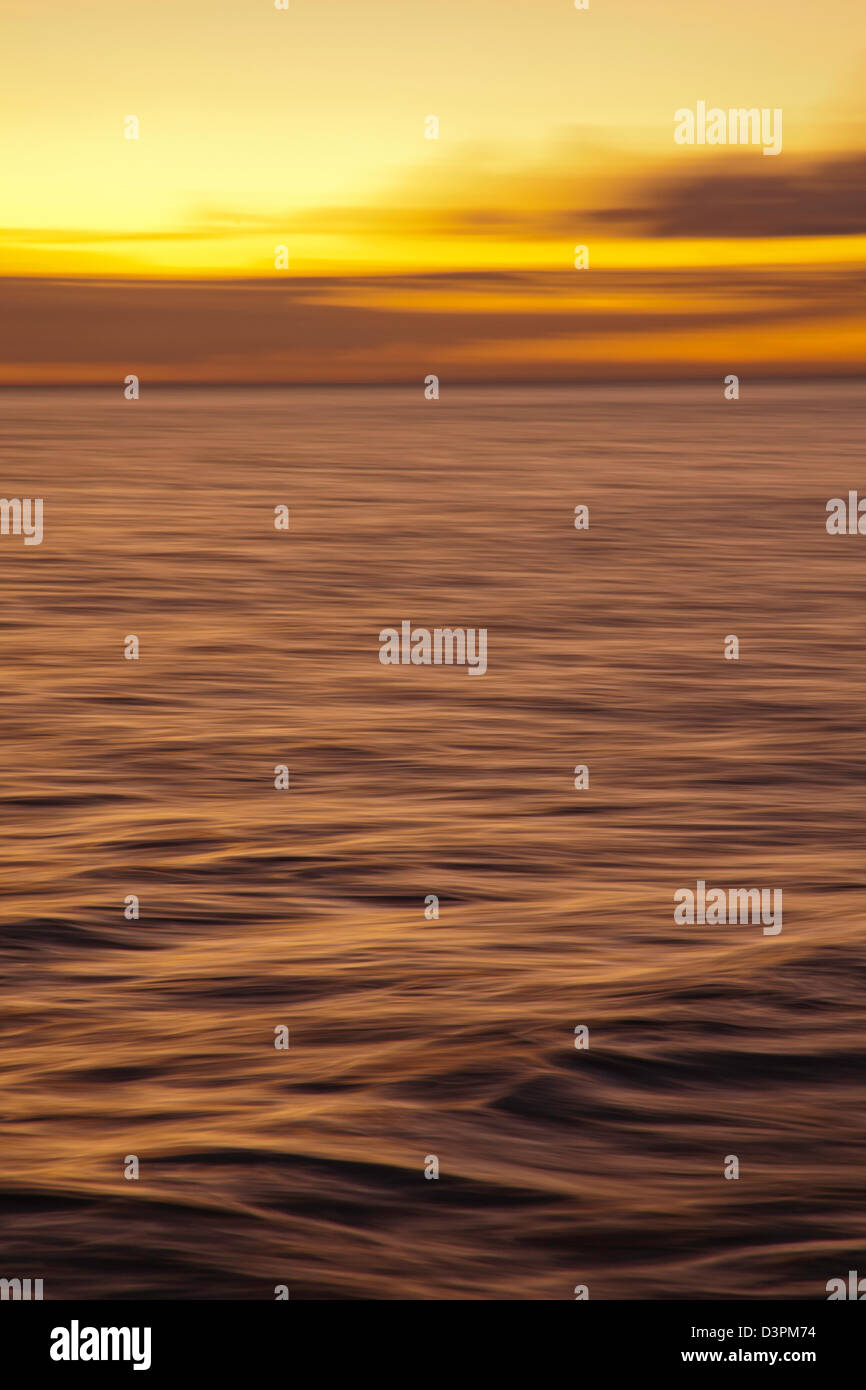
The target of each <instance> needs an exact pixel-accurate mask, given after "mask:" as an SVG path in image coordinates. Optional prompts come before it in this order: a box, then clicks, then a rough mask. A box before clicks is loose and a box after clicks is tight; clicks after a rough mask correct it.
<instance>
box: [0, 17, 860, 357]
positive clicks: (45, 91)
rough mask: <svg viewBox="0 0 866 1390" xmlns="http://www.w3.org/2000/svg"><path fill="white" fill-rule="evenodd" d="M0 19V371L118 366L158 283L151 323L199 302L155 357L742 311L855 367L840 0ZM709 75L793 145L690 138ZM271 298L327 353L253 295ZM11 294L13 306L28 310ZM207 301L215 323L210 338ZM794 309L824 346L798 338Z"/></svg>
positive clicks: (849, 98)
mask: <svg viewBox="0 0 866 1390" xmlns="http://www.w3.org/2000/svg"><path fill="white" fill-rule="evenodd" d="M0 13H2V42H3V52H4V82H3V87H2V92H0V141H2V147H3V150H4V161H3V162H4V169H3V197H2V200H0V276H2V280H0V305H5V307H6V309H7V312H6V313H5V314H4V321H5V322H6V324H7V327H6V328H5V329H3V330H2V336H0V382H7V383H13V384H14V383H18V382H26V381H30V380H35V381H47V380H70V381H78V380H81V381H87V380H96V379H100V380H101V379H103V378H106V379H110V378H111V376H112V374H113V373H114V372H115V367H116V363H117V359H118V354H119V355H120V356H121V357H125V356H126V355H128V354H129V353H130V352H132V353H133V354H134V353H135V351H136V343H135V341H134V338H135V332H136V331H138V332H140V333H143V332H144V323H141V324H139V326H138V329H137V330H136V324H135V322H133V323H132V324H131V326H130V332H129V333H127V334H126V335H124V333H123V331H122V323H121V322H120V320H121V319H122V317H123V315H124V314H128V313H129V306H130V302H135V303H136V304H138V305H140V306H143V307H142V310H141V311H142V313H143V314H144V318H145V319H148V311H147V305H146V303H145V301H144V300H143V299H141V297H140V296H139V297H138V298H136V286H138V288H139V289H140V288H141V287H142V284H143V283H145V282H146V283H148V284H150V286H151V288H152V289H153V290H154V291H156V288H157V282H158V285H159V299H160V304H161V306H162V310H163V314H164V316H165V317H167V319H168V320H169V322H170V321H171V320H172V319H173V318H174V317H175V316H176V315H179V314H180V313H181V312H183V313H184V314H185V315H189V314H193V315H194V316H197V323H194V324H192V325H187V328H188V329H189V336H188V340H187V353H188V356H187V357H186V358H185V359H184V360H178V355H177V352H176V351H175V349H174V347H173V346H172V343H171V341H170V337H171V335H170V333H167V334H166V342H165V344H164V345H162V346H161V345H160V342H159V334H158V332H157V333H156V335H155V336H154V335H153V334H151V333H150V332H149V331H148V333H147V334H146V335H145V336H146V337H147V362H146V368H147V370H149V371H151V373H155V374H156V376H157V377H158V379H165V380H202V381H209V380H220V379H224V378H225V379H233V378H237V379H240V380H257V379H260V378H261V377H262V374H264V376H265V378H266V379H268V380H300V379H301V375H302V374H303V372H304V371H306V372H307V379H311V380H318V379H320V378H322V374H323V373H324V378H323V379H340V376H341V374H342V375H345V377H346V379H350V380H358V379H362V378H363V377H364V376H365V375H367V376H369V377H370V379H383V378H384V379H390V377H391V376H392V375H393V373H394V372H396V375H397V377H400V376H401V374H403V373H406V372H409V371H410V370H411V371H413V372H414V371H415V369H416V367H415V363H416V360H417V361H418V362H419V363H421V364H422V365H423V362H424V361H426V360H427V356H426V355H425V350H426V349H427V348H428V347H429V348H430V349H431V350H435V352H438V353H439V360H440V362H442V363H443V364H444V367H445V370H448V369H452V370H455V371H457V372H458V373H459V374H460V375H461V376H463V377H467V376H472V377H475V378H483V379H487V378H491V377H492V378H497V377H499V376H501V375H502V374H503V373H504V374H505V375H508V376H509V378H511V379H519V378H520V376H521V375H522V374H524V373H525V374H526V375H527V376H528V377H535V376H538V375H542V376H543V375H545V374H549V373H551V372H552V373H553V374H554V375H556V376H563V375H564V376H565V377H566V378H567V379H570V378H571V376H572V374H576V376H577V377H578V378H579V377H580V375H581V374H582V373H584V374H585V373H586V372H587V371H590V370H591V371H592V372H593V373H594V374H599V375H605V374H611V375H614V376H616V375H621V374H626V375H629V374H633V373H639V374H647V375H656V374H658V373H659V372H661V373H663V374H664V373H667V372H673V373H676V372H680V371H682V370H683V368H684V366H685V365H686V363H687V361H694V362H697V363H698V364H699V366H701V369H703V366H704V365H706V368H707V369H708V370H709V369H712V368H713V367H714V365H715V364H716V363H718V364H720V365H723V364H724V362H726V361H728V360H729V358H730V354H731V350H732V344H733V345H734V346H736V342H737V340H738V335H739V337H740V339H742V334H741V332H740V328H739V325H740V323H742V322H744V321H745V322H748V323H749V324H750V325H751V328H752V330H753V333H752V336H751V338H750V340H749V342H748V343H747V344H746V348H745V349H744V350H745V352H746V356H747V357H748V358H749V360H750V361H752V360H756V361H757V362H758V363H759V364H763V366H764V367H765V369H766V370H768V371H769V370H773V371H778V370H784V369H785V366H786V363H787V364H789V365H790V367H791V370H796V371H801V370H809V369H812V368H814V370H816V371H822V372H823V371H852V370H859V365H858V364H859V363H861V362H862V359H863V348H864V345H866V333H864V324H863V316H862V315H858V313H857V312H856V306H855V305H852V304H851V303H850V301H849V297H848V290H849V289H851V287H852V286H856V285H857V277H858V274H859V272H860V271H861V270H862V267H863V265H864V262H866V197H864V193H863V188H864V178H863V175H864V172H866V99H864V96H863V93H864V91H866V80H864V79H866V9H864V7H863V6H862V4H860V3H859V0H825V2H824V3H823V4H822V5H821V6H816V5H814V4H813V3H810V4H807V3H805V0H761V4H760V5H755V4H754V0H728V3H725V4H721V3H714V4H711V3H705V0H661V3H659V4H651V3H649V0H589V9H588V10H585V11H578V10H576V9H575V8H574V4H573V0H430V3H420V0H369V2H368V0H289V8H288V10H277V9H276V8H275V6H274V4H273V0H147V3H146V4H140V5H133V4H124V3H121V0H75V3H74V4H72V3H62V2H61V0H40V2H39V3H34V2H33V0H2V6H0ZM699 100H704V101H706V102H707V104H708V105H710V106H712V105H718V106H720V107H722V108H725V109H727V108H729V107H741V106H742V107H758V108H769V109H770V110H773V109H775V108H780V109H781V110H782V113H783V149H782V152H781V154H779V155H778V156H777V157H765V156H763V155H762V153H761V150H760V148H754V147H751V148H739V149H736V148H720V147H709V146H703V147H698V146H693V147H683V146H678V145H676V144H675V142H674V140H673V129H674V113H675V111H677V110H678V109H679V108H684V107H690V108H694V107H695V105H696V103H697V102H698V101H699ZM434 115H435V116H436V118H437V119H438V122H439V138H438V139H436V140H430V139H426V138H425V128H426V123H427V118H428V117H429V116H434ZM129 116H135V117H136V118H137V120H138V123H139V138H138V139H136V140H133V139H127V138H125V135H124V131H125V124H126V121H127V118H128V117H129ZM576 245H586V246H587V248H588V260H589V269H587V270H575V268H574V248H575V246H576ZM281 246H285V247H286V248H287V251H288V266H281V267H280V269H279V270H278V269H277V266H276V264H275V256H276V254H277V252H276V248H277V247H281ZM419 277H420V278H419ZM251 280H261V281H262V282H267V284H264V283H263V285H262V286H260V287H259V289H260V290H264V291H266V293H267V294H268V295H269V298H268V299H267V303H268V308H267V310H266V311H265V310H264V309H263V304H264V303H265V299H264V298H263V295H262V293H259V292H257V291H256V288H255V286H252V285H250V284H249V283H247V284H246V285H245V286H244V287H243V288H240V287H239V286H238V284H237V283H236V282H240V281H244V282H249V281H251ZM82 282H86V283H82ZM192 282H195V289H194V291H193V289H191V283H192ZM45 291H51V292H50V293H46V292H45ZM855 292H856V291H855ZM88 295H89V296H90V298H89V301H88ZM130 296H131V299H130ZM756 296H757V297H756ZM271 300H274V301H275V302H276V303H278V304H280V305H282V306H283V310H282V312H283V316H284V317H285V314H286V312H288V316H289V319H290V321H291V322H297V323H298V324H300V323H301V322H303V324H304V331H305V332H306V333H307V334H308V335H310V334H311V333H312V337H313V340H314V345H315V344H319V346H320V348H321V361H318V360H317V358H316V352H315V351H311V354H310V356H309V358H308V359H307V362H306V366H305V365H304V363H303V362H302V361H300V360H299V354H298V352H297V351H295V350H294V349H292V348H291V345H287V344H286V343H279V342H278V343H277V344H276V345H275V344H273V343H272V341H271V338H272V335H271V333H270V331H269V329H268V327H267V324H266V323H265V322H264V321H263V322H262V323H261V324H257V323H255V322H250V316H251V315H252V316H253V318H255V317H256V316H258V315H262V317H263V320H264V319H267V317H268V315H269V314H271V313H272V312H273V309H272V306H271ZM88 302H89V303H90V305H91V309H92V312H91V314H90V315H89V318H90V322H89V324H88V327H87V330H86V332H84V334H82V331H81V330H82V321H83V320H82V315H85V316H86V315H87V308H86V306H87V303H88ZM181 306H183V307H182V308H181ZM286 306H287V308H286ZM666 306H667V309H668V311H669V315H668V316H669V318H670V320H671V321H670V323H669V324H668V325H667V326H666V325H665V322H664V319H665V308H666ZM738 309H742V314H743V317H740V318H738V317H737V310H738ZM783 309H784V311H785V312H784V314H783V313H782V310H783ZM317 310H318V313H317V312H316V311H317ZM10 312H11V313H12V314H13V315H24V316H25V317H26V319H27V325H26V329H25V331H24V332H23V333H22V332H19V333H18V334H17V336H16V335H15V334H14V333H12V332H11V331H10V329H9V326H8V323H9V315H10ZM137 312H138V311H136V313H137ZM407 315H408V316H409V317H410V318H411V324H410V323H408V322H407ZM222 316H224V317H225V328H226V344H227V350H225V351H223V350H221V351H220V352H219V353H216V352H211V353H209V351H208V333H209V332H212V331H213V328H214V324H215V323H218V324H219V325H220V329H221V328H222V326H223V324H222ZM732 316H733V317H732ZM135 318H136V314H133V319H134V320H135ZM314 320H315V331H314V332H313V330H312V327H311V325H313V321H314ZM374 321H375V332H374V338H373V340H371V338H370V334H371V332H373V328H374ZM19 322H20V320H19ZM100 323H101V324H102V325H103V330H102V335H101V336H100V329H99V325H100ZM412 324H414V336H413V332H412ZM389 326H390V328H391V329H392V330H393V332H392V333H391V334H390V335H389V333H388V331H387V329H388V327H389ZM382 329H385V330H386V331H385V332H384V333H382V332H380V330H382ZM196 330H197V331H196ZM524 330H525V331H524ZM807 331H808V335H809V337H810V340H811V344H812V346H811V347H810V348H805V347H804V344H803V342H801V341H799V340H798V341H794V339H795V338H797V335H798V334H799V333H803V334H805V333H806V332H807ZM588 334H589V335H590V336H591V337H592V340H593V342H594V344H595V347H596V349H597V351H596V352H595V354H593V353H592V352H591V351H590V350H589V348H588V347H587V335H588ZM754 334H757V335H758V336H757V338H755V336H754ZM217 336H218V337H219V336H220V333H219V332H218V333H217ZM238 339H242V340H243V342H244V343H247V344H248V347H247V349H246V350H245V351H244V350H243V347H242V344H239V345H238V346H237V348H236V350H234V351H232V349H231V344H232V343H233V342H235V343H237V342H238ZM371 341H375V346H376V354H377V355H376V360H375V361H371V360H370V352H369V351H368V348H369V346H370V343H371ZM407 350H408V356H407ZM140 351H142V352H143V351H144V348H143V346H142V347H141V348H140ZM217 358H218V360H217ZM329 358H330V361H331V365H330V366H329V365H328V361H327V360H326V359H329ZM334 359H337V360H334ZM410 362H411V367H410V366H409V363H410ZM365 363H366V365H365ZM389 364H390V365H389ZM401 364H402V365H401ZM119 365H122V363H121V364H119ZM434 369H435V368H434V367H430V370H434ZM732 370H733V368H732Z"/></svg>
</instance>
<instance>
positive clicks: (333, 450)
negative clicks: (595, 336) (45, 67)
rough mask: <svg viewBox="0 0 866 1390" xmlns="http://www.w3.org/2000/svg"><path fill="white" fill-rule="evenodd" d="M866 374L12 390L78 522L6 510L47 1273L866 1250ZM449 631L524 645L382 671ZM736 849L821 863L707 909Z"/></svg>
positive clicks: (8, 641) (302, 1281)
mask: <svg viewBox="0 0 866 1390" xmlns="http://www.w3.org/2000/svg"><path fill="white" fill-rule="evenodd" d="M864 407H866V388H864V386H863V385H858V384H854V383H823V384H822V383H814V382H811V383H799V384H766V385H758V386H750V385H749V384H748V383H744V387H743V396H742V399H741V400H740V401H739V402H737V403H729V402H725V401H724V400H723V397H722V386H721V383H720V382H718V383H717V382H711V383H708V384H706V385H702V386H701V385H695V386H663V385H659V386H651V387H650V386H617V387H593V388H574V389H569V388H543V389H533V390H519V389H508V390H506V389H469V388H467V389H460V390H446V391H445V392H444V393H443V397H442V399H441V400H440V401H439V402H435V403H434V402H425V401H424V400H423V397H422V393H421V390H420V389H419V390H413V391H408V390H405V389H401V390H386V389H382V390H360V389H352V390H338V389H333V390H330V389H329V390H310V391H292V390H285V391H278V390H273V391H259V392H254V391H251V392H247V391H243V392H242V391H237V392H232V391H224V392H218V391H205V390H201V391H196V390H178V391H169V390H162V391H158V390H148V389H146V388H145V390H144V392H143V395H142V399H141V400H140V401H139V402H137V403H131V402H126V401H124V400H123V398H122V394H121V391H120V390H119V389H116V390H110V391H109V390H106V391H95V390H78V391H57V392H45V391H31V392H24V391H22V392H8V391H7V392H5V393H3V394H2V398H0V435H2V443H0V463H2V468H0V483H2V485H0V493H2V495H3V496H5V497H16V496H40V497H42V498H43V499H44V516H45V520H44V525H45V536H44V540H43V543H42V544H41V545H40V546H32V547H25V546H24V545H23V543H22V540H21V539H20V538H16V537H13V536H4V537H0V583H2V595H3V604H2V610H0V652H2V670H3V696H2V701H0V721H2V739H0V784H2V788H3V798H4V800H3V806H4V809H3V831H2V835H0V898H2V928H0V943H2V948H0V1062H2V1073H0V1074H2V1101H0V1208H2V1225H0V1275H4V1276H7V1277H12V1276H15V1275H18V1276H29V1277H43V1278H44V1280H45V1296H46V1298H49V1299H50V1298H117V1299H126V1298H137V1297H147V1298H167V1299H208V1298H243V1299H272V1298H273V1296H274V1286H275V1285H277V1284H286V1285H288V1287H289V1289H290V1291H291V1297H292V1298H293V1299H294V1298H300V1299H412V1300H415V1299H473V1300H474V1299H517V1300H523V1299H535V1300H546V1299H571V1298H573V1297H574V1294H573V1290H574V1287H575V1285H578V1284H585V1285H587V1286H588V1287H589V1291H590V1297H591V1298H626V1299H671V1298H684V1297H693V1298H743V1299H752V1298H762V1297H783V1298H785V1297H790V1298H806V1299H810V1298H824V1297H826V1293H825V1284H826V1281H827V1280H828V1279H830V1278H832V1277H837V1276H840V1275H841V1276H845V1275H846V1274H847V1271H848V1269H849V1268H859V1269H860V1270H861V1272H863V1273H866V1202H864V1176H863V1175H864V1160H866V1105H864V1100H866V1069H864V1060H866V1017H864V987H866V948H864V903H866V814H864V813H866V752H864V741H863V723H864V695H866V691H864V675H866V667H864V656H863V652H864V638H866V608H864V592H866V589H864V581H866V539H864V538H863V537H859V536H853V537H852V536H828V534H827V532H826V529H825V516H826V513H825V504H826V502H827V499H828V498H830V497H834V496H843V497H844V496H846V495H847V492H848V489H849V488H857V487H858V484H859V485H861V486H862V485H863V483H864V473H863V467H862V457H863V420H864ZM279 504H286V505H288V506H289V507H290V509H291V528H290V530H289V531H288V532H287V533H283V532H277V531H275V529H274V526H273V515H274V507H275V506H277V505H279ZM578 504H585V505H588V507H589V509H590V528H589V530H588V531H586V532H579V531H576V530H575V528H574V524H573V514H574V508H575V506H576V505H578ZM403 620H409V621H411V622H412V623H413V625H416V626H424V627H428V628H434V627H437V626H460V627H485V628H486V629H487V631H488V670H487V673H486V674H485V675H484V676H483V677H472V676H469V675H468V673H467V671H466V670H465V669H461V668H458V667H454V668H447V667H433V666H429V667H411V666H410V667H403V666H400V667H386V666H382V665H381V664H380V662H379V660H378V651H379V642H378V634H379V632H380V630H381V629H383V628H385V627H388V626H398V627H399V625H400V623H401V621H403ZM131 634H135V635H137V636H138V638H139V640H140V648H141V651H140V659H139V660H138V661H128V660H125V659H124V657H123V644H124V639H125V637H126V636H128V635H131ZM731 634H735V635H737V636H738V638H739V642H740V659H739V661H727V660H725V659H724V656H723V650H724V644H725V639H726V638H727V637H728V636H729V635H731ZM277 764H286V765H287V766H288V767H289V768H290V788H289V790H288V791H277V790H275V789H274V767H275V766H276V765H277ZM577 764H586V765H587V766H588V767H589V771H590V785H589V788H588V789H586V790H581V791H578V790H575V788H574V768H575V766H576V765H577ZM697 879H704V880H706V881H707V882H708V884H710V885H711V886H721V887H725V888H727V887H767V888H776V889H781V890H782V891H783V897H784V924H783V929H782V931H781V933H780V934H779V935H777V936H772V937H770V936H764V935H763V933H762V932H761V930H760V928H759V927H757V926H754V925H748V924H747V925H727V926H698V925H695V926H678V925H676V924H675V923H674V921H673V894H674V892H675V891H676V890H677V889H679V888H681V887H689V886H691V887H692V888H694V885H695V883H696V880H697ZM128 894H136V895H138V896H139V898H140V918H139V920H137V921H127V920H126V919H125V917H124V911H123V909H124V900H125V898H126V896H127V895H128ZM429 894H436V895H437V896H438V897H439V899H440V916H439V919H438V920H434V921H428V920H426V919H425V915H424V900H425V897H426V896H427V895H429ZM280 1025H284V1026H285V1027H287V1028H288V1029H289V1030H290V1038H291V1045H290V1047H289V1049H288V1050H287V1051H277V1050H276V1049H275V1047H274V1030H275V1028H277V1027H279V1026H280ZM577 1025H585V1026H586V1027H588V1028H589V1048H588V1049H585V1050H577V1049H576V1048H575V1046H574V1036H575V1032H574V1030H575V1027H576V1026H577ZM128 1155H136V1156H137V1157H138V1159H139V1164H140V1177H139V1179H138V1180H137V1181H129V1180H127V1179H126V1178H125V1177H124V1163H125V1160H126V1158H127V1156H128ZM428 1155H436V1156H437V1158H438V1161H439V1165H440V1177H439V1179H438V1180H437V1181H433V1180H427V1179H426V1178H425V1176H424V1170H425V1160H426V1158H427V1156H428ZM729 1155H736V1156H737V1157H738V1159H739V1165H740V1176H739V1179H738V1180H736V1181H729V1180H726V1179H725V1177H724V1169H725V1163H726V1160H727V1158H728V1156H729Z"/></svg>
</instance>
